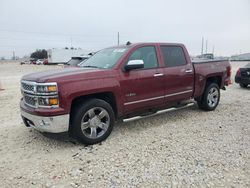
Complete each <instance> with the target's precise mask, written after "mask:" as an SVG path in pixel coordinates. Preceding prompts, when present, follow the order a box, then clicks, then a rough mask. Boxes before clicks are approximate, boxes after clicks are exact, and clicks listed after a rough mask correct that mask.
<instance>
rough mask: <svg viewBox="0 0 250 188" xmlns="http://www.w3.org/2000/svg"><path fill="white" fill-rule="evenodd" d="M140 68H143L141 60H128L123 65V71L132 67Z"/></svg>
mask: <svg viewBox="0 0 250 188" xmlns="http://www.w3.org/2000/svg"><path fill="white" fill-rule="evenodd" d="M141 68H144V62H143V60H130V61H128V63H127V64H126V65H125V67H124V69H125V71H130V70H133V69H141Z"/></svg>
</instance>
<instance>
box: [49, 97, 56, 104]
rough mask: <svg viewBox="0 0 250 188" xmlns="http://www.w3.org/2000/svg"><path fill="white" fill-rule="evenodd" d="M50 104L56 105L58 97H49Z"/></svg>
mask: <svg viewBox="0 0 250 188" xmlns="http://www.w3.org/2000/svg"><path fill="white" fill-rule="evenodd" d="M49 104H50V105H58V99H57V98H51V99H49Z"/></svg>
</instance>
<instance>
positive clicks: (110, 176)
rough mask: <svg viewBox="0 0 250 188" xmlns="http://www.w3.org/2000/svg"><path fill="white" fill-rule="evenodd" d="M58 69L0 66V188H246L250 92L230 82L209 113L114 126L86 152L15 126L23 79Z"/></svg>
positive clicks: (193, 111)
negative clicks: (23, 77)
mask: <svg viewBox="0 0 250 188" xmlns="http://www.w3.org/2000/svg"><path fill="white" fill-rule="evenodd" d="M243 64H246V62H233V63H232V66H233V76H234V75H235V72H236V70H237V68H238V67H239V66H242V65H243ZM56 68H60V67H57V66H36V65H22V66H21V65H18V64H14V63H0V81H1V82H2V84H3V86H4V88H5V90H4V91H0V107H1V108H0V156H1V157H0V182H1V185H0V186H1V187H250V116H249V112H250V88H248V89H242V88H240V87H239V86H238V85H236V84H233V85H231V86H230V87H228V88H227V90H226V91H222V92H221V102H220V104H219V106H218V107H217V109H216V110H215V111H213V112H203V111H200V110H199V109H198V108H197V106H196V105H194V106H191V107H188V108H185V109H181V110H177V111H172V112H167V113H163V114H160V115H156V116H153V117H149V118H144V119H140V120H136V121H130V122H126V123H118V124H117V125H116V126H115V128H114V130H113V132H112V134H111V135H110V137H109V138H108V139H107V140H106V141H105V142H102V143H101V144H98V145H94V146H88V147H85V146H83V145H81V144H79V143H77V142H75V141H74V140H71V139H70V138H68V137H67V136H66V135H42V134H40V133H39V132H37V131H35V130H33V129H29V128H26V127H25V126H24V124H23V123H22V122H21V118H20V112H19V99H20V96H21V95H20V90H19V80H20V78H21V76H22V75H24V74H27V73H30V72H34V71H41V70H48V69H56Z"/></svg>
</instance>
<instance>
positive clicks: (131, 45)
mask: <svg viewBox="0 0 250 188" xmlns="http://www.w3.org/2000/svg"><path fill="white" fill-rule="evenodd" d="M157 44H158V45H171V46H184V45H183V44H181V43H164V42H138V43H131V44H129V45H126V44H123V45H116V46H112V47H111V48H129V47H134V46H139V45H157Z"/></svg>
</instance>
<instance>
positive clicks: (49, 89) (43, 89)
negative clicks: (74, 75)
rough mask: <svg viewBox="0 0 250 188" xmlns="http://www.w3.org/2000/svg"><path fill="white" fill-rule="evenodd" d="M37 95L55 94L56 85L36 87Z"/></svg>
mask: <svg viewBox="0 0 250 188" xmlns="http://www.w3.org/2000/svg"><path fill="white" fill-rule="evenodd" d="M36 90H37V93H55V92H57V85H37V87H36Z"/></svg>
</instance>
